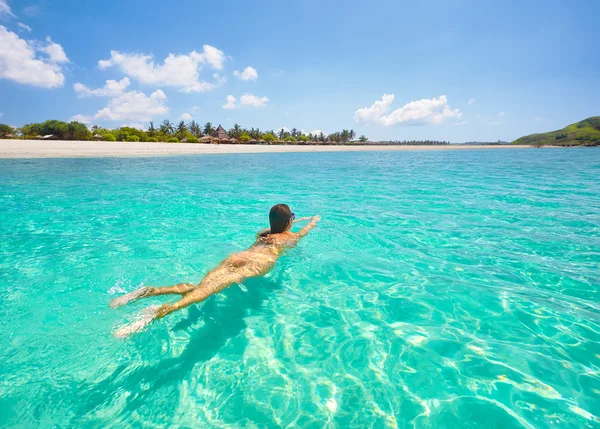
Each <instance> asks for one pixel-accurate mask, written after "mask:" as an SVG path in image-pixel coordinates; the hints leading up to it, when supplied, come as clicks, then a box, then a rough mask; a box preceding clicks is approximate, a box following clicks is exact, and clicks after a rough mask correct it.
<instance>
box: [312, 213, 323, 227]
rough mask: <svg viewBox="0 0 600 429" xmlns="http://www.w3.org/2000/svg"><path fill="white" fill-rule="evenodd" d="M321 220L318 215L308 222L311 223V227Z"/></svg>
mask: <svg viewBox="0 0 600 429" xmlns="http://www.w3.org/2000/svg"><path fill="white" fill-rule="evenodd" d="M320 220H321V216H319V215H315V216H313V218H312V219H311V220H310V223H312V224H313V225H316V224H317V222H318V221H320Z"/></svg>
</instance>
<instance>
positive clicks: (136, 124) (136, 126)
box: [121, 122, 146, 131]
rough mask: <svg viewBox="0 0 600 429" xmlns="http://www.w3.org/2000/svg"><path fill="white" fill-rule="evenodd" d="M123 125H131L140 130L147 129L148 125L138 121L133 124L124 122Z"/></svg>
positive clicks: (130, 126)
mask: <svg viewBox="0 0 600 429" xmlns="http://www.w3.org/2000/svg"><path fill="white" fill-rule="evenodd" d="M121 126H122V127H129V128H137V129H138V130H141V131H145V130H146V126H145V125H144V124H140V123H138V122H133V123H131V124H123V125H121Z"/></svg>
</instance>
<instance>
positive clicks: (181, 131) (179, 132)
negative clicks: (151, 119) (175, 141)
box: [177, 121, 187, 139]
mask: <svg viewBox="0 0 600 429" xmlns="http://www.w3.org/2000/svg"><path fill="white" fill-rule="evenodd" d="M186 132H187V127H186V126H185V122H184V121H181V122H180V123H179V125H177V135H178V136H179V138H180V139H182V138H184V137H185V133H186Z"/></svg>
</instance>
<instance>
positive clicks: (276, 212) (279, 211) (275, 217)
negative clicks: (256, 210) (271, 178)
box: [269, 204, 292, 234]
mask: <svg viewBox="0 0 600 429" xmlns="http://www.w3.org/2000/svg"><path fill="white" fill-rule="evenodd" d="M290 220H292V210H291V209H290V207H289V206H288V205H287V204H276V205H274V206H273V207H271V211H270V212H269V223H270V224H271V231H269V234H279V233H281V232H284V231H286V230H287V227H288V225H289V223H290Z"/></svg>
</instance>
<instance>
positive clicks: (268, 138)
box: [262, 133, 275, 143]
mask: <svg viewBox="0 0 600 429" xmlns="http://www.w3.org/2000/svg"><path fill="white" fill-rule="evenodd" d="M262 138H263V140H264V141H266V142H268V143H271V142H274V141H275V134H273V133H266V134H264V135H263V136H262Z"/></svg>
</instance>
